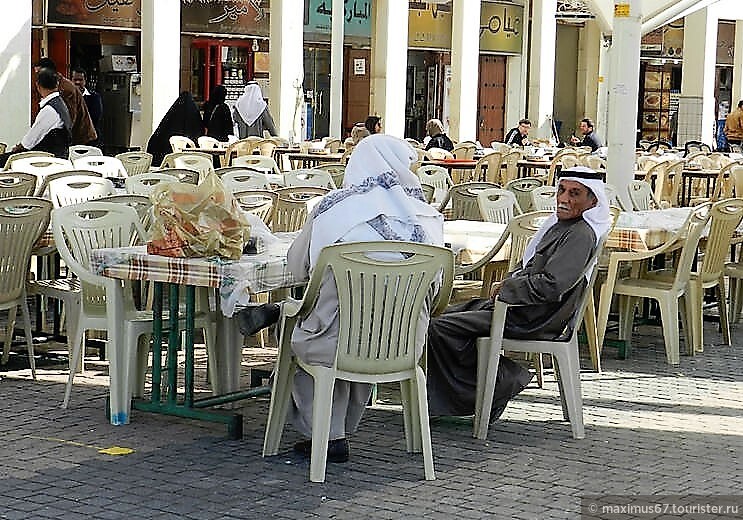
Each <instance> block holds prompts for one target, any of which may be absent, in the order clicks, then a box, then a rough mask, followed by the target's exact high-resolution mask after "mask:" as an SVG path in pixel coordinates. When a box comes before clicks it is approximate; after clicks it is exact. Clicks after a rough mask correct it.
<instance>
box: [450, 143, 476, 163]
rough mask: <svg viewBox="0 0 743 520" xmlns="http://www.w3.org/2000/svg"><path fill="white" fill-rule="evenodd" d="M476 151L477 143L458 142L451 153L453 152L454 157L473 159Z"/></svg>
mask: <svg viewBox="0 0 743 520" xmlns="http://www.w3.org/2000/svg"><path fill="white" fill-rule="evenodd" d="M476 151H477V145H476V144H474V143H459V144H457V146H455V147H454V149H453V150H452V151H451V153H453V154H454V158H455V159H470V160H471V159H473V158H474V157H475V152H476Z"/></svg>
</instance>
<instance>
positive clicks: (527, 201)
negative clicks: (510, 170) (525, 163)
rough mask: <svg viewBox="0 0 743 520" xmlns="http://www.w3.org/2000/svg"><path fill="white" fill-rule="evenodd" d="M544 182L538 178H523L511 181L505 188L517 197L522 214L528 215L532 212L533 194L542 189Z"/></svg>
mask: <svg viewBox="0 0 743 520" xmlns="http://www.w3.org/2000/svg"><path fill="white" fill-rule="evenodd" d="M541 185H542V181H541V180H539V179H537V178H536V177H522V178H520V179H513V180H512V181H509V182H508V183H507V184H506V186H505V188H506V189H507V190H508V191H511V192H513V194H514V195H515V196H516V201H517V202H518V204H519V208H520V209H521V212H522V213H527V212H529V211H531V210H532V206H531V201H532V198H531V192H532V191H533V190H534V189H536V188H538V187H540V186H541Z"/></svg>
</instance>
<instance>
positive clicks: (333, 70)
mask: <svg viewBox="0 0 743 520" xmlns="http://www.w3.org/2000/svg"><path fill="white" fill-rule="evenodd" d="M345 14H346V11H345V4H344V2H343V0H333V14H332V16H331V21H332V23H331V26H332V27H331V37H330V137H333V138H335V139H341V140H343V133H342V132H343V130H342V129H341V124H342V120H343V23H344V21H345Z"/></svg>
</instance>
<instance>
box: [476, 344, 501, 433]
mask: <svg viewBox="0 0 743 520" xmlns="http://www.w3.org/2000/svg"><path fill="white" fill-rule="evenodd" d="M499 363H500V348H499V347H497V346H495V347H494V346H493V345H491V343H490V338H482V339H479V340H478V341H477V391H476V394H475V417H474V420H473V425H472V426H473V428H472V436H473V437H477V438H478V439H480V440H485V439H487V437H488V427H489V426H490V411H491V410H492V408H493V396H494V395H495V382H496V378H497V374H498V365H499Z"/></svg>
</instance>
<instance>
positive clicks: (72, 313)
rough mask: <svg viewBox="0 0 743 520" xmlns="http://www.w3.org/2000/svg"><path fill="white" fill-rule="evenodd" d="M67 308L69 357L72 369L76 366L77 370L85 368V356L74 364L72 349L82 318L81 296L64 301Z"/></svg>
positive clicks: (80, 370) (66, 324)
mask: <svg viewBox="0 0 743 520" xmlns="http://www.w3.org/2000/svg"><path fill="white" fill-rule="evenodd" d="M64 308H65V321H64V323H65V329H66V332H67V359H68V363H69V366H70V370H72V369H73V368H74V370H75V372H82V371H83V370H85V356H80V363H79V364H78V365H77V366H75V367H73V366H72V351H73V350H74V348H75V347H74V343H75V338H76V337H77V325H78V321H79V319H80V316H79V315H80V296H79V295H77V297H75V298H72V299H70V300H65V301H64Z"/></svg>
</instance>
